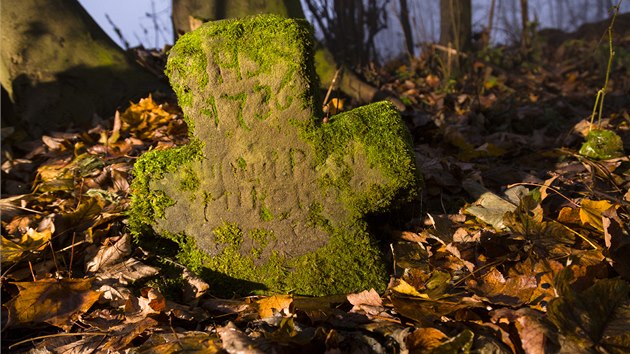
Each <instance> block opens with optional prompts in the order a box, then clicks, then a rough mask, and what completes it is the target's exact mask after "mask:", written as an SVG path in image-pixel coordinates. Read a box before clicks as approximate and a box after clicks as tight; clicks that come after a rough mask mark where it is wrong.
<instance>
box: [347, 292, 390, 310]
mask: <svg viewBox="0 0 630 354" xmlns="http://www.w3.org/2000/svg"><path fill="white" fill-rule="evenodd" d="M346 298H347V299H348V302H349V303H351V304H352V305H353V306H354V307H360V306H361V305H368V306H383V300H382V299H381V296H380V295H379V294H378V293H377V292H376V290H374V289H370V290H364V291H362V292H360V293H358V294H348V295H347V296H346Z"/></svg>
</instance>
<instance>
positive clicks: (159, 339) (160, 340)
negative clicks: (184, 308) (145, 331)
mask: <svg viewBox="0 0 630 354" xmlns="http://www.w3.org/2000/svg"><path fill="white" fill-rule="evenodd" d="M137 353H138V354H163V353H203V354H215V353H216V354H218V353H225V351H224V350H223V348H222V347H221V343H220V341H219V338H216V337H213V336H211V335H209V334H208V333H205V332H197V331H189V332H184V333H159V334H154V335H152V336H151V338H149V340H147V341H146V342H145V343H144V344H143V345H142V346H140V347H139V348H138V350H137Z"/></svg>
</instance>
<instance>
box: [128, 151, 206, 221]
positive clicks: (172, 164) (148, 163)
mask: <svg viewBox="0 0 630 354" xmlns="http://www.w3.org/2000/svg"><path fill="white" fill-rule="evenodd" d="M203 147H204V144H203V143H202V142H201V141H199V140H192V141H191V142H190V143H189V144H188V145H184V146H182V147H177V148H173V149H168V150H163V151H162V150H160V151H158V150H153V151H150V152H147V153H145V154H144V155H142V158H140V159H138V161H136V163H135V164H134V169H133V173H134V176H135V178H134V180H133V183H132V185H131V191H132V195H131V203H132V205H133V208H132V209H131V211H130V215H129V224H130V226H131V229H132V231H134V230H135V231H136V232H139V230H141V229H144V226H145V225H150V224H152V223H153V222H154V221H155V220H156V219H161V218H163V217H164V209H166V208H167V207H169V206H172V205H173V204H174V203H175V202H174V201H173V199H172V198H171V197H169V196H168V195H167V194H166V193H165V192H164V191H161V190H156V189H153V188H151V187H150V183H151V181H154V180H159V179H161V178H163V177H164V175H165V174H166V173H170V172H175V171H176V170H177V169H178V167H180V166H182V165H184V164H185V163H188V162H190V161H196V160H199V159H201V158H202V157H203V151H202V150H203Z"/></svg>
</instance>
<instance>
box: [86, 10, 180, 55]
mask: <svg viewBox="0 0 630 354" xmlns="http://www.w3.org/2000/svg"><path fill="white" fill-rule="evenodd" d="M79 3H81V5H82V6H83V7H84V8H85V9H86V10H87V11H88V12H89V13H90V14H91V15H92V17H93V18H94V20H95V21H96V22H98V24H99V25H100V26H101V27H102V28H103V29H104V30H105V32H107V34H108V35H109V36H110V37H112V39H113V40H114V41H116V43H118V44H119V45H120V46H122V42H121V41H120V40H119V38H118V36H117V35H116V33H115V32H114V28H113V26H112V25H111V24H110V23H109V22H108V21H107V18H106V15H109V18H110V19H111V20H112V22H113V23H114V24H115V25H116V26H117V27H118V28H120V30H121V32H122V33H123V36H124V37H125V39H126V40H127V41H128V42H129V45H130V46H131V47H135V46H138V45H140V44H144V45H145V46H147V47H151V48H153V47H158V48H161V47H163V46H164V44H165V43H171V42H172V41H173V39H172V26H171V22H170V21H171V17H170V14H171V0H107V1H101V0H79ZM152 4H153V8H154V9H155V10H153V9H152ZM153 11H155V13H156V15H157V16H155V17H156V18H157V25H158V31H155V30H154V22H153V20H152V17H153V16H152V15H151V14H152V13H153ZM156 33H157V39H156Z"/></svg>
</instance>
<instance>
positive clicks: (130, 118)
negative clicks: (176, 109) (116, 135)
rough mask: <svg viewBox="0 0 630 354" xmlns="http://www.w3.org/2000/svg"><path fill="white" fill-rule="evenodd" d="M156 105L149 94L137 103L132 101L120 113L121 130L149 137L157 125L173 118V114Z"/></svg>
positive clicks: (164, 123) (141, 136)
mask: <svg viewBox="0 0 630 354" xmlns="http://www.w3.org/2000/svg"><path fill="white" fill-rule="evenodd" d="M165 108H166V107H164V106H163V105H158V104H156V103H155V101H153V98H152V97H151V96H150V95H149V97H147V98H143V99H141V100H140V102H138V103H132V104H131V106H130V107H129V108H127V110H126V111H125V112H124V113H123V114H121V115H120V120H121V121H122V130H123V131H132V132H135V133H137V135H138V138H140V139H144V138H150V137H152V136H153V134H154V133H155V129H156V128H158V127H159V126H163V125H166V124H168V122H169V121H171V120H172V119H173V116H174V115H173V114H172V113H171V112H169V111H168V110H167V109H165Z"/></svg>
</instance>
